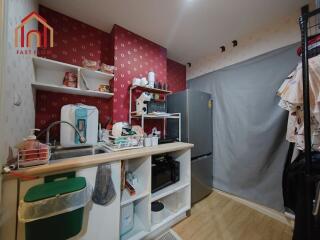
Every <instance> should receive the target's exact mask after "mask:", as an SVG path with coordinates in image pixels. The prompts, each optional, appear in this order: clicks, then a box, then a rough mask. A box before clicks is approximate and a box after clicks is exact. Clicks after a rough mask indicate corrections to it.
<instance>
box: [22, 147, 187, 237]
mask: <svg viewBox="0 0 320 240" xmlns="http://www.w3.org/2000/svg"><path fill="white" fill-rule="evenodd" d="M168 154H169V155H170V156H172V157H173V158H174V159H175V160H176V161H179V162H180V181H179V182H177V183H175V184H173V185H170V186H168V187H166V188H164V189H161V190H160V191H158V192H156V193H153V194H152V193H151V165H152V164H151V163H152V157H151V155H147V156H144V157H139V158H134V159H129V160H125V161H124V163H125V170H126V171H130V172H132V173H133V174H134V175H135V176H136V177H137V179H138V180H137V183H138V184H137V185H136V194H135V195H134V196H130V194H128V192H126V190H124V191H123V193H121V161H115V162H112V163H110V164H111V171H112V181H113V184H114V187H115V191H116V197H115V198H114V200H113V201H112V202H111V203H109V204H108V205H106V206H101V205H97V204H95V203H93V202H92V201H91V202H90V203H89V204H88V205H87V206H86V207H85V211H84V220H83V227H82V231H81V232H80V233H79V234H78V235H77V236H75V237H73V238H72V239H71V240H139V239H144V238H147V239H154V237H155V236H157V235H158V234H159V233H161V232H162V231H163V230H165V229H168V228H170V227H171V226H172V225H173V224H175V223H177V222H178V221H179V220H181V219H183V218H184V217H185V216H186V211H188V210H189V209H190V207H191V206H190V205H191V194H190V193H191V186H190V182H191V168H190V166H191V154H190V149H186V150H179V151H173V152H169V153H168ZM97 168H98V167H97V166H94V167H89V168H84V169H79V170H75V172H76V176H79V177H80V176H81V177H85V178H86V181H87V183H88V184H90V185H91V186H92V187H94V186H95V181H96V173H97ZM68 172H70V171H68ZM50 175H54V174H50ZM43 182H44V178H38V179H36V180H30V181H21V182H20V188H19V200H21V199H23V198H24V196H25V194H26V192H27V191H28V190H29V189H30V188H31V187H33V186H35V185H37V184H41V183H43ZM154 201H160V202H162V203H163V204H164V206H165V210H164V216H163V219H162V221H161V222H157V223H152V220H151V215H152V213H151V203H152V202H154ZM131 203H133V205H134V215H133V217H134V225H133V228H132V229H131V231H128V232H126V233H125V234H123V235H122V236H120V232H121V231H120V227H121V226H120V214H121V209H123V208H124V207H126V206H127V205H128V204H131ZM24 235H25V229H24V224H22V223H18V231H17V239H18V240H24V239H25V237H24Z"/></svg>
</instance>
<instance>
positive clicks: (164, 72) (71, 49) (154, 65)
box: [36, 6, 186, 135]
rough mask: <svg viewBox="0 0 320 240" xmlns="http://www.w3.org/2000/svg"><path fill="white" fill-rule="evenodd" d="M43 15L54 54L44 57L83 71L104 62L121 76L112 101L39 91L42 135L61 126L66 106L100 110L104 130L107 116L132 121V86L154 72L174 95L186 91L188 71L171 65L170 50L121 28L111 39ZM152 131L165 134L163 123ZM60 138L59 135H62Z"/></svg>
mask: <svg viewBox="0 0 320 240" xmlns="http://www.w3.org/2000/svg"><path fill="white" fill-rule="evenodd" d="M39 13H40V15H41V16H43V17H44V18H46V19H47V21H48V23H49V24H50V25H51V26H52V27H53V28H54V48H52V49H51V50H50V52H49V53H48V52H47V53H46V54H42V55H39V56H41V57H46V58H50V59H53V60H57V61H61V62H66V63H70V64H74V65H79V66H81V65H82V59H83V58H88V59H92V60H101V61H102V62H105V63H107V64H112V65H113V64H114V65H115V66H116V67H117V71H116V73H115V78H114V81H113V90H114V93H115V95H114V97H113V100H106V99H100V98H91V97H82V96H75V95H67V94H56V93H50V92H42V91H38V92H37V97H36V127H37V128H40V129H43V128H44V127H46V126H47V125H48V124H49V123H50V122H52V121H56V120H59V119H60V109H61V107H62V106H63V105H65V104H71V103H78V102H81V103H85V104H88V105H94V106H96V107H97V108H98V109H99V113H100V114H99V115H100V121H101V122H102V123H103V124H105V123H106V119H107V118H106V117H107V116H112V117H113V121H114V122H117V121H128V112H129V92H128V89H129V86H130V85H131V81H132V79H133V78H134V77H143V76H147V74H148V72H149V71H151V70H152V71H154V72H155V73H156V80H157V81H160V82H162V83H164V82H167V83H168V85H169V89H170V90H172V91H174V92H175V91H179V90H182V89H185V88H186V72H185V67H184V66H183V65H181V64H179V63H176V62H174V61H172V60H169V59H168V61H167V51H166V49H165V48H163V47H161V46H159V45H157V44H155V43H153V42H151V41H149V40H147V39H145V38H143V37H140V36H138V35H136V34H134V33H132V32H130V31H128V30H126V29H124V28H122V27H120V26H117V25H115V26H114V28H113V30H112V32H111V34H109V33H105V32H103V31H101V30H98V29H96V28H94V27H91V26H89V25H87V24H84V23H82V22H80V21H77V20H75V19H72V18H70V17H68V16H65V15H63V14H60V13H58V12H55V11H53V10H51V9H48V8H46V7H43V6H39ZM39 52H40V53H43V52H42V51H39ZM153 126H157V127H158V128H160V129H161V121H154V122H152V121H150V122H148V124H147V126H146V129H147V130H148V132H149V131H150V129H151V128H152V127H153ZM55 134H56V135H58V131H56V132H55Z"/></svg>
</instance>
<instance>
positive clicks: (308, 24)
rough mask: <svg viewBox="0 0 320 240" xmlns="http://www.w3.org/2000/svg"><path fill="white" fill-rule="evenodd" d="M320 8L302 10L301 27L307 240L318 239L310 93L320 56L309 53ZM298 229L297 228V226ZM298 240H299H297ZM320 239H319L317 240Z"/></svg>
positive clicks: (317, 32) (316, 53) (316, 29)
mask: <svg viewBox="0 0 320 240" xmlns="http://www.w3.org/2000/svg"><path fill="white" fill-rule="evenodd" d="M319 17H320V8H318V9H316V10H314V11H309V8H308V6H304V7H302V8H301V16H300V18H299V25H300V30H301V47H302V55H301V58H302V72H303V76H302V77H303V112H304V139H305V150H304V151H305V153H304V154H305V174H304V181H305V182H304V183H305V185H304V186H305V194H306V196H305V211H306V221H307V222H306V229H305V230H306V235H305V239H306V240H313V239H316V238H315V237H316V236H315V232H314V225H315V219H314V216H313V214H312V210H313V201H314V197H315V188H314V186H315V185H316V181H319V176H317V175H315V174H314V171H313V166H312V142H311V120H310V93H309V58H311V57H313V56H315V55H319V54H320V50H318V52H313V53H312V55H311V54H310V52H309V48H308V44H309V40H310V39H311V38H312V37H314V36H316V35H318V34H319V33H320V23H319V19H320V18H319ZM295 227H296V226H295ZM297 239H298V238H297ZM317 239H319V238H317Z"/></svg>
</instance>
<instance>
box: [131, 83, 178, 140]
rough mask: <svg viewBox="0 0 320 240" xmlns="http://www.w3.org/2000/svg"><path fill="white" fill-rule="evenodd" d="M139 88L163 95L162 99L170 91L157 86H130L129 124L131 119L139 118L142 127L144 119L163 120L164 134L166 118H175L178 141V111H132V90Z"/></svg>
mask: <svg viewBox="0 0 320 240" xmlns="http://www.w3.org/2000/svg"><path fill="white" fill-rule="evenodd" d="M134 90H139V91H142V92H149V93H157V94H163V95H164V101H165V99H166V95H167V94H170V93H172V92H171V91H168V90H163V89H157V88H149V87H142V86H131V87H130V90H129V96H130V101H129V123H130V124H131V122H132V119H134V118H136V119H141V127H142V129H144V123H145V120H146V119H161V120H163V131H164V136H166V122H167V121H166V120H167V119H176V120H178V121H179V141H181V114H180V113H166V114H142V115H138V114H137V112H135V111H133V110H132V109H133V106H132V105H133V91H134Z"/></svg>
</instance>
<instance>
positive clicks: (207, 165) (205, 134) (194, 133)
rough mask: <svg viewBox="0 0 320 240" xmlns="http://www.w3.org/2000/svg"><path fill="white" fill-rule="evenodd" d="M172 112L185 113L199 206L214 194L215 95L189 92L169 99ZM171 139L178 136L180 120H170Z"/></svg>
mask: <svg viewBox="0 0 320 240" xmlns="http://www.w3.org/2000/svg"><path fill="white" fill-rule="evenodd" d="M167 109H168V112H169V113H178V112H179V113H181V137H182V141H183V142H189V143H193V144H194V148H192V150H191V175H192V182H191V199H192V203H195V202H197V201H199V200H201V199H202V198H204V197H206V196H207V195H209V194H210V193H211V192H212V180H213V156H212V147H213V146H212V101H211V95H210V94H208V93H204V92H200V91H192V90H185V91H182V92H177V93H174V94H170V95H169V96H168V98H167ZM167 134H168V136H170V137H171V138H173V137H177V136H178V127H177V121H174V120H168V131H167Z"/></svg>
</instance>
